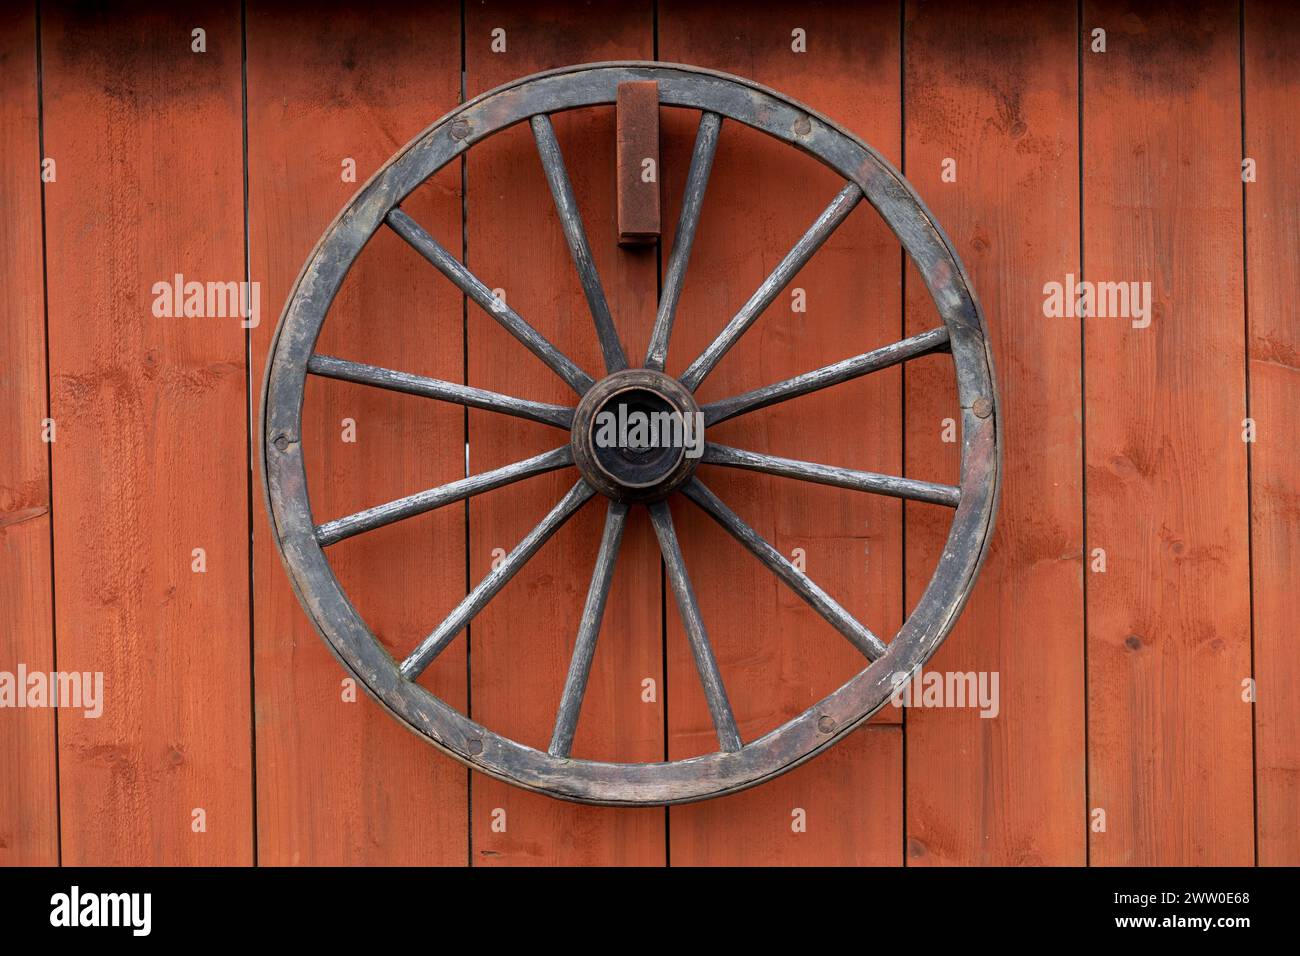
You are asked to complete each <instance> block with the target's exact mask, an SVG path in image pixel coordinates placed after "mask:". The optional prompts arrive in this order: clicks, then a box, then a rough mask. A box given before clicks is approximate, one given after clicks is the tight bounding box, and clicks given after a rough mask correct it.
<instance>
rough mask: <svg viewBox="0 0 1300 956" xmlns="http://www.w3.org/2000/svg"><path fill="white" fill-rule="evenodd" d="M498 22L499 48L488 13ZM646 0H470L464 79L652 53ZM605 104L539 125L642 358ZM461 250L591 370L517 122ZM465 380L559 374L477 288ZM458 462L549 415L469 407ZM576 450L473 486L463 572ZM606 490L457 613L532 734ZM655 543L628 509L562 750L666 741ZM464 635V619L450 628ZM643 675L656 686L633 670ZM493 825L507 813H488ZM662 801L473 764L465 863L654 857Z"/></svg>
mask: <svg viewBox="0 0 1300 956" xmlns="http://www.w3.org/2000/svg"><path fill="white" fill-rule="evenodd" d="M498 28H499V29H502V30H504V31H505V37H504V39H505V51H504V52H493V51H492V46H491V44H492V32H493V30H495V29H498ZM652 54H653V16H652V10H651V6H650V4H649V3H647V2H638V3H632V4H627V3H615V2H597V3H593V4H590V5H587V6H586V7H584V8H582V13H581V15H579V16H575V15H574V14H573V13H572V12H571V11H570V12H566V11H563V10H560V9H558V8H555V9H550V10H544V9H540V8H537V7H536V6H535V5H532V4H526V3H498V2H488V3H473V4H470V5H468V6H467V8H466V23H465V68H466V73H465V76H466V84H467V86H466V94H467V95H468V96H474V95H476V94H478V93H480V92H482V91H484V90H486V89H490V88H492V87H494V86H497V85H499V84H501V83H504V82H506V81H508V80H512V79H515V78H516V77H520V76H525V75H527V74H529V73H533V72H536V71H538V70H543V69H550V68H554V67H560V66H567V65H570V64H573V63H582V62H589V61H599V60H613V59H650V58H651V56H652ZM615 125H616V124H615V121H614V111H613V109H612V108H610V107H605V108H602V109H597V110H584V111H577V112H575V113H570V114H558V115H556V116H555V117H554V127H555V133H556V137H557V138H558V141H559V145H560V149H561V151H562V153H563V157H564V161H565V164H566V166H567V168H568V173H569V178H570V179H571V181H572V183H573V191H574V194H575V195H576V197H577V203H578V207H579V212H580V213H581V215H582V218H583V221H584V223H585V226H586V231H587V236H588V239H589V241H590V244H591V248H592V254H593V257H594V261H595V264H596V267H597V269H598V270H599V273H600V278H601V282H602V284H603V286H604V290H605V296H606V298H607V299H608V302H609V308H610V311H611V313H612V315H613V318H614V324H615V326H616V328H617V329H618V331H619V333H620V336H621V340H622V343H623V348H624V349H625V350H626V352H627V354H628V355H629V357H632V358H633V359H634V360H636V361H638V362H639V358H640V356H643V355H644V354H645V350H646V345H647V342H648V340H649V336H650V328H651V325H652V324H653V321H654V310H655V287H656V272H655V258H654V256H655V252H654V248H653V247H650V248H648V249H620V248H619V247H618V246H617V240H618V232H617V221H616V219H617V214H616V202H615ZM466 166H467V183H468V185H467V190H468V192H467V203H466V211H467V217H468V219H467V227H466V228H467V236H468V259H467V262H468V265H469V267H470V269H471V270H472V271H473V272H474V273H475V274H476V275H478V276H479V277H480V278H481V279H482V280H483V281H484V282H486V283H487V285H488V286H489V287H491V288H494V289H498V288H499V289H504V290H505V296H506V301H507V302H508V304H509V305H510V306H511V307H512V308H514V309H516V310H517V311H518V312H519V313H520V315H522V316H523V317H524V318H525V319H526V320H527V321H528V322H530V323H532V324H533V325H534V326H535V327H536V328H537V329H538V331H540V332H542V334H543V335H545V336H546V337H547V338H549V339H550V340H551V341H552V342H554V343H555V344H556V345H557V346H558V347H559V348H560V349H561V350H562V351H564V352H565V353H566V354H567V355H568V356H569V357H570V358H572V359H573V360H574V361H575V362H577V363H578V364H579V365H580V366H582V367H583V368H584V369H585V370H586V371H587V372H588V373H589V374H591V375H594V376H597V377H599V376H601V375H602V374H603V362H602V358H601V350H600V347H599V343H598V340H597V337H596V328H595V324H594V322H593V319H592V315H591V312H590V310H589V308H588V305H587V301H586V299H585V298H584V295H583V289H582V285H581V283H580V282H579V279H578V274H577V270H576V269H575V268H574V264H573V261H572V259H571V257H570V253H569V248H568V246H567V245H566V243H565V238H564V233H563V231H562V230H561V227H560V221H559V219H558V217H557V214H556V210H555V204H554V202H553V200H552V197H551V192H550V189H549V188H548V186H547V181H546V177H545V175H544V173H543V170H542V164H541V160H540V159H539V157H538V152H537V146H536V143H535V142H534V138H533V135H532V132H531V130H530V129H529V128H528V126H527V125H521V126H519V127H516V128H514V129H510V130H506V131H504V132H502V133H500V134H498V135H497V136H495V137H493V138H492V139H491V140H488V141H487V142H484V143H482V144H479V145H477V146H475V148H474V149H473V150H472V151H471V152H470V153H469V154H468V156H467V160H466ZM467 342H468V348H469V356H468V359H469V382H470V384H472V385H476V386H479V387H482V388H490V389H495V390H498V391H504V392H508V393H510V394H512V395H518V396H521V397H525V398H531V399H535V400H539V401H547V402H561V403H564V404H567V405H572V404H573V403H574V395H573V392H572V391H570V390H569V389H568V388H567V387H566V386H565V385H564V384H563V382H561V381H560V379H559V378H558V377H556V376H555V375H554V374H553V373H552V372H551V371H549V370H548V369H547V368H546V367H545V366H544V365H542V363H541V362H539V361H538V360H537V359H536V358H534V357H533V356H532V355H530V354H528V352H526V351H525V350H524V349H523V348H522V347H521V346H520V345H519V343H517V342H515V341H514V340H513V339H511V338H510V337H509V336H508V335H506V334H505V333H504V332H503V331H502V330H501V329H500V328H499V327H497V326H496V324H495V323H493V322H492V321H491V320H490V319H489V318H488V317H487V316H486V315H485V314H484V313H483V312H482V310H480V309H479V308H478V307H477V306H474V305H471V307H470V312H469V317H468V331H467ZM469 427H470V437H469V446H470V449H469V456H470V469H471V471H473V472H478V471H482V470H486V469H489V468H494V467H499V466H501V465H504V464H507V463H509V462H511V461H517V460H519V459H521V458H526V457H529V456H531V455H534V454H537V453H539V452H543V451H546V450H548V449H550V448H553V447H555V446H556V444H557V443H558V442H557V434H556V432H555V431H554V429H550V428H547V427H546V426H544V425H537V424H534V423H530V422H520V421H518V420H515V419H506V418H504V417H503V416H501V415H494V414H493V413H491V412H482V411H478V410H473V411H471V412H470V414H469ZM575 477H576V473H575V472H574V471H573V470H572V469H568V470H566V471H562V472H558V473H556V474H554V475H546V476H542V477H540V478H534V479H529V481H527V482H524V483H521V484H518V485H515V486H513V487H511V488H509V489H505V490H502V491H499V492H493V493H492V494H490V495H486V496H483V497H481V498H477V499H475V500H473V501H472V502H471V504H470V578H471V580H472V581H473V582H477V581H478V580H480V579H481V578H482V577H483V576H484V575H485V574H486V573H487V572H488V571H489V570H490V569H491V567H492V561H493V559H494V549H497V548H500V549H503V550H504V551H507V552H508V551H509V550H510V549H511V548H513V547H514V546H515V544H516V543H517V542H518V541H519V540H520V539H521V538H522V537H523V536H524V535H525V534H526V533H527V532H528V530H529V529H530V528H532V527H533V526H534V525H535V524H536V523H537V522H538V521H539V520H540V519H541V518H542V516H543V515H544V514H545V513H546V512H547V511H548V510H549V509H550V508H551V507H552V505H554V504H555V502H557V501H558V500H559V499H560V498H561V497H562V496H563V494H564V493H565V491H566V490H567V489H568V488H569V487H570V486H571V485H572V484H573V482H574V480H575ZM604 522H605V503H604V501H603V500H597V501H593V502H591V503H589V504H588V505H586V506H585V507H584V508H583V510H582V511H580V512H579V513H578V514H577V515H576V516H575V517H574V518H573V519H572V520H571V521H570V522H569V523H568V524H567V525H565V526H564V527H563V528H562V529H561V530H560V531H559V532H558V533H557V534H556V535H555V537H553V538H552V539H551V540H550V541H548V542H547V543H546V545H545V546H544V547H543V548H542V550H541V551H540V552H539V553H538V554H537V556H536V557H534V558H533V559H532V560H531V561H530V562H529V563H528V564H527V565H526V566H525V567H524V569H523V570H522V571H521V572H520V573H519V574H518V576H517V577H516V578H515V579H514V580H513V581H511V582H510V584H509V585H508V586H507V587H506V588H505V589H504V590H503V591H502V592H501V593H500V594H499V595H498V596H497V598H496V599H495V600H494V601H493V602H492V603H491V604H490V605H489V606H488V607H487V608H486V609H485V610H484V611H483V613H482V614H480V615H479V617H478V618H476V619H475V620H474V622H473V624H472V625H471V628H470V631H471V635H472V638H471V647H472V650H471V668H470V670H471V705H472V711H471V715H472V716H473V718H474V719H475V720H478V721H481V722H483V723H484V724H486V725H487V726H489V727H491V728H492V729H493V730H495V731H497V732H498V733H504V734H505V735H507V736H510V737H513V738H514V739H516V740H519V741H521V742H522V743H525V744H528V745H530V746H534V747H538V748H539V749H542V750H545V749H546V747H547V745H548V743H549V742H550V738H551V732H552V729H553V727H554V724H555V716H556V712H557V710H558V708H559V705H560V699H561V695H562V691H563V687H564V679H565V674H566V671H567V669H568V666H569V659H570V656H571V653H572V651H573V646H574V642H575V640H576V635H577V632H578V624H579V619H580V617H581V613H582V607H583V603H584V599H585V597H586V593H587V586H588V583H589V581H590V578H591V573H592V568H593V566H594V564H595V560H596V553H597V548H598V546H599V543H600V537H601V529H602V527H603V526H604ZM659 570H660V565H659V551H658V548H657V546H656V544H655V541H654V534H653V532H652V530H651V528H650V522H649V520H648V517H647V514H646V511H645V509H644V508H635V509H633V510H632V512H631V514H630V516H629V518H628V521H627V526H626V530H625V532H624V535H623V541H622V547H621V550H620V553H619V555H618V559H617V562H616V564H615V568H614V577H613V585H612V590H611V592H610V595H609V600H608V604H607V606H606V609H605V616H604V625H603V626H602V628H601V630H600V633H599V637H598V640H597V643H596V649H595V657H594V660H593V665H592V670H591V677H590V682H589V684H588V686H587V691H586V695H585V698H584V701H583V706H582V713H581V716H580V719H579V721H578V726H577V734H576V737H575V739H574V744H573V755H574V756H575V757H588V758H594V757H600V758H605V759H614V760H624V761H648V760H657V759H661V758H662V756H663V751H664V745H663V709H662V708H663V699H664V698H663V687H662V684H663V680H662V676H663V675H662V670H663V663H662V650H661V648H662V633H661V628H662V623H661V616H660V602H661V594H660V585H659ZM462 640H463V638H462ZM646 679H650V680H653V681H654V682H655V691H654V698H653V701H652V702H643V701H642V693H643V690H642V681H643V680H646ZM502 827H504V830H502V829H501V828H502ZM663 828H664V811H662V810H659V809H644V810H619V809H610V808H600V807H580V806H575V805H570V804H565V803H561V802H557V801H555V800H551V799H549V798H547V797H542V796H538V795H536V794H531V793H527V792H524V791H521V790H518V789H516V788H513V787H510V786H508V785H506V784H503V783H500V782H498V781H495V780H491V779H488V778H485V777H482V776H477V775H476V776H475V778H474V780H473V822H472V832H473V847H474V858H473V863H474V864H476V865H479V864H487V865H499V864H508V865H528V864H547V863H549V864H561V865H571V864H641V865H647V864H659V863H662V862H663V861H664V830H663Z"/></svg>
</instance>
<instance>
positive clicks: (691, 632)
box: [650, 501, 743, 753]
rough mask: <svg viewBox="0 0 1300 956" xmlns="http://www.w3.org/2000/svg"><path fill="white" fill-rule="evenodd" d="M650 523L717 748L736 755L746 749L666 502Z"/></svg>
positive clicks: (652, 509) (652, 511) (657, 505)
mask: <svg viewBox="0 0 1300 956" xmlns="http://www.w3.org/2000/svg"><path fill="white" fill-rule="evenodd" d="M650 522H651V524H653V525H654V529H655V536H656V537H658V538H659V550H660V552H662V554H663V556H664V569H665V571H666V573H667V575H668V581H669V582H670V583H671V585H672V589H673V597H674V598H676V600H677V611H678V613H679V614H680V615H681V619H682V627H683V628H684V629H685V631H686V638H687V640H688V641H690V644H691V654H692V655H693V656H694V657H695V669H696V671H697V672H698V673H699V675H700V687H701V689H702V690H703V691H704V699H705V700H706V701H708V704H709V714H710V715H711V716H712V717H713V728H714V730H715V731H717V734H718V745H719V746H720V747H721V748H722V750H723V752H724V753H736V752H737V751H739V750H740V748H741V747H742V746H743V744H742V742H741V739H740V733H739V732H738V731H737V730H736V717H735V715H734V714H732V712H731V704H730V703H729V702H728V701H727V689H726V687H724V686H723V683H722V674H721V673H720V672H719V671H718V660H717V658H716V657H715V656H714V654H713V645H712V644H710V643H709V635H708V631H707V629H706V628H705V626H704V621H703V619H702V618H701V617H700V605H699V602H697V601H696V600H695V590H694V588H692V587H691V578H690V574H689V573H688V572H687V570H686V559H685V558H684V557H682V546H681V544H680V543H679V542H678V540H677V532H676V531H675V530H673V516H672V514H671V513H670V512H669V510H668V505H667V504H666V503H665V502H662V501H659V502H656V503H655V504H653V505H651V506H650Z"/></svg>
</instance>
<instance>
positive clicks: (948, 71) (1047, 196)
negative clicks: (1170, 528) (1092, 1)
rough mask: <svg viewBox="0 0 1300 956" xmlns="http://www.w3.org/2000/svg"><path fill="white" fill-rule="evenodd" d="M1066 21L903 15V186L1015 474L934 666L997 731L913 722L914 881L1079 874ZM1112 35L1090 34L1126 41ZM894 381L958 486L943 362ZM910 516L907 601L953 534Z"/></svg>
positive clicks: (1072, 129) (951, 717)
mask: <svg viewBox="0 0 1300 956" xmlns="http://www.w3.org/2000/svg"><path fill="white" fill-rule="evenodd" d="M1077 18H1078V11H1077V10H1076V9H1075V8H1074V7H1073V6H1072V5H1068V4H1043V3H1038V2H1034V0H1024V2H1018V3H1013V4H1010V5H1007V6H1006V7H1005V8H1004V9H1003V8H999V9H993V8H989V7H984V8H977V7H974V6H971V5H969V4H962V3H960V2H958V0H943V2H937V3H925V4H921V3H909V5H908V7H907V14H906V21H907V32H906V35H905V36H904V42H903V49H904V55H905V57H906V72H905V89H904V98H905V101H906V106H907V169H906V173H907V175H908V178H909V179H911V180H912V181H913V182H914V183H915V184H916V186H917V189H918V190H920V192H921V194H922V195H923V196H925V198H926V202H927V203H928V204H929V205H930V208H931V209H933V210H934V212H935V215H937V216H939V217H940V219H941V221H942V222H943V223H944V225H945V228H947V229H948V232H949V235H951V236H953V237H956V238H957V240H958V241H959V242H960V243H961V246H960V248H961V249H962V253H963V256H964V257H965V262H966V266H967V268H969V269H970V271H971V274H972V277H973V278H974V281H975V283H976V287H977V288H978V289H979V293H980V299H981V302H982V303H983V305H984V308H985V312H986V314H987V315H988V316H989V335H990V341H991V343H992V346H993V350H994V359H995V367H996V368H997V372H998V388H999V390H1000V393H1001V399H1002V401H1003V403H1004V405H1005V406H1006V408H1007V413H1006V416H1005V432H1004V434H1005V436H1006V443H1007V445H1006V452H1005V461H1006V464H1007V468H1008V472H1009V477H1008V482H1007V486H1006V493H1005V494H1004V495H1003V496H1002V504H1001V512H1000V515H999V519H998V530H997V532H995V534H994V541H993V549H992V551H991V552H990V555H989V563H988V565H987V566H986V567H985V570H984V572H983V573H982V574H981V576H980V583H979V585H978V586H977V587H976V588H975V590H974V592H973V593H972V595H971V600H970V603H969V604H968V605H967V606H966V609H965V610H964V611H963V612H962V617H961V620H960V621H958V623H957V626H956V627H955V628H954V629H953V636H952V637H951V638H950V639H949V640H948V641H947V643H946V644H945V645H944V646H943V647H942V648H940V650H939V652H938V653H937V654H936V655H935V656H934V659H933V660H932V661H931V662H930V663H929V664H928V665H927V670H933V671H934V672H936V673H945V674H946V673H962V674H965V673H977V674H978V673H981V672H983V673H986V674H988V675H989V679H991V678H992V675H993V674H997V675H998V701H999V703H998V709H997V714H996V716H991V717H987V718H985V717H981V716H980V710H979V709H977V708H969V707H967V708H943V709H936V708H916V707H914V708H910V709H908V710H907V715H906V716H907V720H906V752H907V783H908V794H907V801H908V802H907V849H908V863H909V865H915V866H925V865H935V866H962V865H965V866H970V865H977V864H978V865H993V866H1017V865H1026V864H1044V865H1058V866H1081V865H1083V864H1084V862H1085V861H1086V858H1087V827H1088V825H1089V822H1090V821H1089V820H1087V819H1085V812H1086V809H1087V807H1088V804H1087V801H1086V795H1085V778H1084V748H1085V746H1086V741H1085V737H1084V723H1083V693H1084V687H1085V679H1084V673H1083V661H1084V649H1083V576H1084V574H1085V573H1090V572H1086V571H1085V569H1084V567H1085V566H1084V559H1083V556H1082V552H1083V474H1082V462H1081V451H1082V426H1081V418H1082V409H1081V407H1080V406H1081V403H1082V395H1081V391H1080V380H1079V373H1078V365H1079V342H1080V334H1081V333H1080V324H1079V321H1078V319H1077V318H1076V319H1066V318H1050V319H1049V318H1046V317H1045V316H1044V315H1043V285H1044V283H1046V282H1049V281H1053V280H1055V281H1062V280H1064V278H1065V275H1066V274H1067V273H1074V274H1077V273H1078V271H1079V269H1078V266H1079V212H1078V209H1079V200H1078V192H1079V154H1078V132H1079V131H1078V88H1077V85H1076V84H1077V76H1078V52H1077V48H1076V43H1078V42H1086V39H1087V37H1086V33H1085V37H1084V38H1083V39H1079V38H1078V36H1077V33H1078V28H1077V23H1076V21H1077ZM1113 22H1115V21H1113V20H1111V19H1109V18H1107V19H1106V20H1105V21H1099V20H1092V19H1089V20H1087V21H1085V26H1087V27H1089V28H1090V27H1091V26H1092V25H1093V24H1099V25H1105V26H1107V27H1109V28H1110V30H1111V32H1110V36H1111V41H1112V43H1120V42H1123V41H1122V38H1121V35H1119V34H1117V33H1116V31H1115V30H1114V28H1113V27H1112V26H1111V24H1112V23H1113ZM1083 55H1084V56H1085V57H1089V56H1095V57H1097V58H1103V57H1102V56H1101V55H1100V54H1096V55H1094V54H1090V53H1087V52H1085V53H1084V54H1083ZM1110 55H1111V54H1110V53H1107V54H1105V56H1110ZM1085 136H1087V134H1086V133H1085ZM1088 139H1089V140H1090V137H1088ZM949 160H951V161H953V162H954V163H955V167H946V166H945V163H946V162H947V161H949ZM946 168H954V169H955V175H956V182H948V181H945V178H944V174H945V169H946ZM906 282H907V300H908V331H919V330H921V329H925V328H928V327H929V326H931V325H933V323H934V307H933V305H932V304H931V303H930V301H929V297H928V295H927V294H926V291H925V289H924V287H923V284H922V282H921V281H920V277H919V276H917V275H916V273H915V272H913V271H911V270H909V272H908V275H907V279H906ZM1091 374H1092V373H1091V371H1090V372H1089V376H1090V377H1091ZM904 379H905V383H906V391H905V403H906V412H907V414H906V435H907V439H906V446H907V462H906V465H907V472H906V473H907V474H909V475H916V476H919V477H924V478H932V479H936V480H941V479H946V478H950V477H952V476H955V475H956V474H957V467H958V464H957V458H958V455H957V448H956V446H955V445H953V444H949V443H946V442H945V441H944V440H943V420H944V419H945V418H953V419H954V420H956V419H957V418H959V410H958V407H957V406H958V401H957V398H956V396H955V395H954V394H953V390H952V386H951V370H950V368H949V360H948V358H947V357H946V356H935V357H932V358H927V359H923V360H921V361H918V362H913V363H910V364H908V365H907V366H906V367H905V371H904ZM1108 404H1112V405H1121V404H1122V405H1123V406H1124V407H1125V408H1127V403H1126V402H1124V401H1122V400H1121V399H1120V398H1118V397H1112V398H1111V399H1109V400H1108ZM906 512H907V569H908V591H909V595H910V598H911V600H913V601H914V600H916V598H917V597H918V596H919V594H920V589H921V587H922V586H923V585H924V583H925V582H926V580H928V579H929V576H930V571H931V567H932V565H933V561H934V553H935V549H937V548H940V547H942V542H943V539H944V536H945V535H946V534H947V528H948V524H949V522H950V521H951V515H950V514H949V513H948V512H947V511H945V510H944V509H942V508H938V507H934V506H932V505H917V504H913V503H910V502H909V503H908V504H907V505H906ZM1095 543H1096V544H1104V543H1105V542H1101V541H1098V542H1095ZM1108 550H1109V549H1108ZM1110 553H1111V555H1112V558H1113V556H1114V552H1113V550H1111V551H1110ZM1089 563H1090V561H1089ZM1094 579H1095V576H1094ZM1100 706H1102V707H1103V708H1108V707H1110V706H1111V703H1110V702H1103V703H1101V704H1100ZM1117 759H1119V758H1117Z"/></svg>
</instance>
